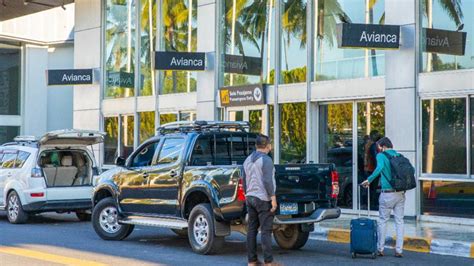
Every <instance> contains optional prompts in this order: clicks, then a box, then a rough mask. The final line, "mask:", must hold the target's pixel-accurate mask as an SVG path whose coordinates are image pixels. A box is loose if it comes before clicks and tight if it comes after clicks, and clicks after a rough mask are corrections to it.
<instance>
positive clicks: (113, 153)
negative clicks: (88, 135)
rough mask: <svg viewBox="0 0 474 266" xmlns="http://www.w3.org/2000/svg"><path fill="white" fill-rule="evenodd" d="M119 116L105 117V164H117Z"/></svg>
mask: <svg viewBox="0 0 474 266" xmlns="http://www.w3.org/2000/svg"><path fill="white" fill-rule="evenodd" d="M118 129H119V119H118V117H106V118H105V119H104V131H105V133H106V135H105V139H104V164H115V159H116V158H117V157H118V134H119V131H118Z"/></svg>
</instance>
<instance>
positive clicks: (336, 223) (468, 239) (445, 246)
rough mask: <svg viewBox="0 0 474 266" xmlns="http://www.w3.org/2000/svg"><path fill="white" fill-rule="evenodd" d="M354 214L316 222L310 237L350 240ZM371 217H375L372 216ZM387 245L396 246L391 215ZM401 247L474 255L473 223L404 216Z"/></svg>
mask: <svg viewBox="0 0 474 266" xmlns="http://www.w3.org/2000/svg"><path fill="white" fill-rule="evenodd" d="M354 218H357V215H344V214H343V215H341V217H340V218H338V219H336V220H328V221H324V222H321V223H319V224H315V229H314V232H312V233H311V235H310V238H312V239H316V240H323V241H330V242H337V243H349V242H350V220H351V219H354ZM372 219H377V218H376V217H372ZM387 236H388V237H387V247H388V248H393V247H394V246H395V223H394V220H393V218H392V219H390V221H389V223H388V226H387ZM404 250H409V251H415V252H424V253H433V254H440V255H452V256H459V257H467V258H474V226H466V225H456V224H444V223H434V222H421V221H418V222H417V221H415V220H411V219H405V244H404Z"/></svg>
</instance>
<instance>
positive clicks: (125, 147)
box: [120, 115, 135, 158]
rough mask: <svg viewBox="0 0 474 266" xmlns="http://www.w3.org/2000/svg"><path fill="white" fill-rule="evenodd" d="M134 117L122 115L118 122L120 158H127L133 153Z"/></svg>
mask: <svg viewBox="0 0 474 266" xmlns="http://www.w3.org/2000/svg"><path fill="white" fill-rule="evenodd" d="M134 120H135V117H133V115H123V116H121V119H120V122H121V124H122V126H121V132H120V148H121V149H120V156H121V157H123V158H127V157H128V156H129V155H130V154H132V152H133V139H134V137H135V136H134V135H133V129H134V127H135V125H134Z"/></svg>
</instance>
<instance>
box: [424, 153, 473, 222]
mask: <svg viewBox="0 0 474 266" xmlns="http://www.w3.org/2000/svg"><path fill="white" fill-rule="evenodd" d="M451 154H452V153H451ZM421 190H422V192H421V195H422V200H421V211H422V213H423V214H426V215H439V216H457V217H464V218H471V219H473V218H474V204H472V202H473V201H474V183H472V182H447V181H446V182H445V181H434V180H429V181H428V180H427V181H422V182H421Z"/></svg>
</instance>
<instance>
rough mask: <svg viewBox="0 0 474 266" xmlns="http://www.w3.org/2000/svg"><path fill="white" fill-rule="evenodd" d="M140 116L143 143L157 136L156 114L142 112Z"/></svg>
mask: <svg viewBox="0 0 474 266" xmlns="http://www.w3.org/2000/svg"><path fill="white" fill-rule="evenodd" d="M138 115H139V116H140V139H139V142H140V143H143V142H144V141H145V140H147V139H149V138H151V137H153V136H154V135H155V112H141V113H138Z"/></svg>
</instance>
